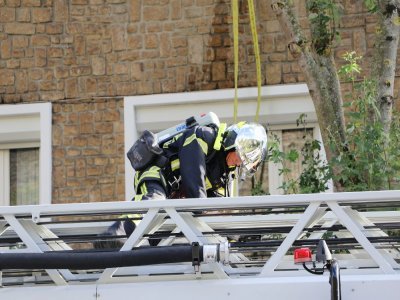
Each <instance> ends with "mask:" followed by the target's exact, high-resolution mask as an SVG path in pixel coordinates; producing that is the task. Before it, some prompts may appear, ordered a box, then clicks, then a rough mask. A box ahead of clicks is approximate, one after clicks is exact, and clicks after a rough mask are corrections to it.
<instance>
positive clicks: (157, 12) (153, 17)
mask: <svg viewBox="0 0 400 300" xmlns="http://www.w3.org/2000/svg"><path fill="white" fill-rule="evenodd" d="M168 15H169V7H168V6H161V5H157V6H145V7H144V8H143V21H145V22H147V21H164V20H167V19H168Z"/></svg>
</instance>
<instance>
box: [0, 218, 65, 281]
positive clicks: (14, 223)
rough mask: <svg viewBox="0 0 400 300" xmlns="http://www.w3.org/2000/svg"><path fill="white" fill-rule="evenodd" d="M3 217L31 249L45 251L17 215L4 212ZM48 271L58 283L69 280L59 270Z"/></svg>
mask: <svg viewBox="0 0 400 300" xmlns="http://www.w3.org/2000/svg"><path fill="white" fill-rule="evenodd" d="M3 217H4V219H5V220H6V221H7V222H8V224H9V225H10V226H11V227H12V228H13V229H14V231H15V232H16V233H17V234H18V236H19V238H20V239H21V240H22V241H23V242H24V243H25V245H26V247H27V248H28V250H29V251H31V252H37V253H42V252H43V251H42V250H41V249H40V247H39V245H38V244H37V243H36V241H35V240H34V238H32V236H33V234H32V232H28V231H27V230H26V229H25V228H24V226H23V225H22V224H21V223H20V222H19V221H18V220H17V218H16V217H15V216H13V215H9V214H4V215H3ZM46 272H47V273H48V274H49V276H50V278H51V279H52V280H53V281H54V283H55V284H56V285H67V282H66V281H65V279H64V278H63V277H62V276H61V274H60V272H58V271H57V270H46Z"/></svg>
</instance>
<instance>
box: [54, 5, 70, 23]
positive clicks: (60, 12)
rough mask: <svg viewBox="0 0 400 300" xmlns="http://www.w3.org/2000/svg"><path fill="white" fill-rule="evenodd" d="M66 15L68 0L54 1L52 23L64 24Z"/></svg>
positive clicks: (67, 12)
mask: <svg viewBox="0 0 400 300" xmlns="http://www.w3.org/2000/svg"><path fill="white" fill-rule="evenodd" d="M68 14H69V10H68V0H54V21H56V22H65V21H67V20H68Z"/></svg>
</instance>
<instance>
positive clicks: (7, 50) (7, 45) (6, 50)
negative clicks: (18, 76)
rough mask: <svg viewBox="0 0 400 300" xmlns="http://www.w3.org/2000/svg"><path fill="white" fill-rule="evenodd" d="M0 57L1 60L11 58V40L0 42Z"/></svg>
mask: <svg viewBox="0 0 400 300" xmlns="http://www.w3.org/2000/svg"><path fill="white" fill-rule="evenodd" d="M0 57H1V58H2V59H8V58H10V57H11V39H9V40H4V41H1V42H0Z"/></svg>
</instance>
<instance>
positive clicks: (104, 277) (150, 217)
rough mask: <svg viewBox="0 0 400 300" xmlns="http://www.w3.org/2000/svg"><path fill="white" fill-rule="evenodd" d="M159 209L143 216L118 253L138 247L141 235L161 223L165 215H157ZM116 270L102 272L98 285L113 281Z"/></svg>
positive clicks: (154, 209) (150, 210)
mask: <svg viewBox="0 0 400 300" xmlns="http://www.w3.org/2000/svg"><path fill="white" fill-rule="evenodd" d="M158 212H159V209H156V208H153V209H149V211H148V212H147V213H146V214H144V216H143V219H142V220H141V221H140V223H139V224H138V226H137V227H136V228H135V230H134V231H133V233H132V234H131V236H130V237H129V238H128V239H127V240H126V242H125V243H124V245H123V246H122V248H121V249H120V251H129V250H131V249H132V248H133V247H135V246H136V245H139V244H140V242H141V238H142V237H143V235H145V234H146V233H148V232H149V231H150V230H151V229H152V228H153V227H154V225H156V226H157V225H159V224H160V223H162V222H163V220H164V218H165V215H164V214H159V215H158ZM117 270H118V268H108V269H105V270H104V271H103V273H102V274H101V275H100V277H99V279H98V281H97V282H98V283H99V284H100V283H110V282H112V281H113V278H112V277H113V274H114V273H115V272H116V271H117Z"/></svg>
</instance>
